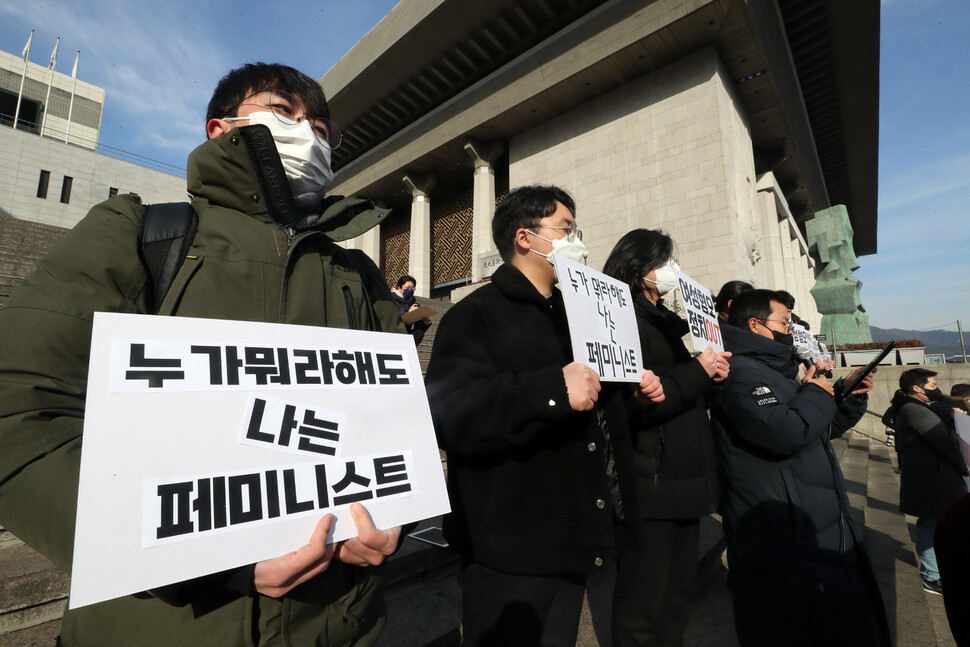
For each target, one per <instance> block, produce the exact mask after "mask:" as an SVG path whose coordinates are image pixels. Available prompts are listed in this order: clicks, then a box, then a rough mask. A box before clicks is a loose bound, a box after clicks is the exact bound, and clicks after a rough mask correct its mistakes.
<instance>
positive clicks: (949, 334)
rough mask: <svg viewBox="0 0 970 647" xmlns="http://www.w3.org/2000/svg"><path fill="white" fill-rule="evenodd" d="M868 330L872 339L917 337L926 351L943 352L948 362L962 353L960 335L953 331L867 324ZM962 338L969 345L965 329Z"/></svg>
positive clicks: (884, 339) (969, 339) (969, 351)
mask: <svg viewBox="0 0 970 647" xmlns="http://www.w3.org/2000/svg"><path fill="white" fill-rule="evenodd" d="M869 330H870V331H871V332H872V341H889V340H890V339H895V340H897V341H899V340H901V339H919V340H920V341H922V342H923V344H924V345H925V346H926V352H927V353H943V354H944V355H946V357H947V361H948V362H952V361H954V360H953V359H950V358H952V357H953V356H954V355H962V353H963V350H962V349H961V347H960V335H958V334H957V333H956V332H955V331H950V330H927V331H922V332H921V331H916V330H903V329H902V328H877V327H876V326H869ZM963 340H964V342H966V343H967V344H968V346H970V335H968V333H967V331H964V333H963ZM967 354H968V355H970V348H968V349H967ZM957 361H959V360H957Z"/></svg>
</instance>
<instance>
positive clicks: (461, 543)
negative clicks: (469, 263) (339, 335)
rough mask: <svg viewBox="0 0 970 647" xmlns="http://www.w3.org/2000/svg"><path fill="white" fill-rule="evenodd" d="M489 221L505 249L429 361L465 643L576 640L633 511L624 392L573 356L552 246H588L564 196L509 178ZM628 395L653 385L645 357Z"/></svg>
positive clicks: (456, 311)
mask: <svg viewBox="0 0 970 647" xmlns="http://www.w3.org/2000/svg"><path fill="white" fill-rule="evenodd" d="M492 237H493V239H494V241H495V246H496V248H497V249H498V251H499V253H500V254H501V255H502V259H503V260H504V261H505V263H504V264H503V265H502V266H501V267H499V268H498V270H496V271H495V273H494V274H493V275H492V279H491V283H490V284H489V285H486V286H484V287H482V288H480V289H478V290H476V291H475V292H473V293H472V294H471V295H469V296H467V297H465V298H464V299H463V300H462V301H460V302H459V303H457V304H456V305H455V306H454V307H453V308H451V309H450V310H449V311H448V313H447V314H445V316H444V317H443V318H442V320H441V323H440V327H439V329H438V334H437V335H436V337H435V343H434V348H433V350H432V355H431V362H430V364H429V365H428V373H427V387H428V398H429V400H430V402H431V411H432V415H433V417H434V422H435V430H436V432H437V434H438V442H439V445H440V446H441V447H442V448H443V449H445V450H446V452H447V455H448V490H449V495H450V498H451V505H452V514H450V515H449V516H448V517H447V518H446V520H445V535H446V536H447V538H448V541H449V542H450V543H451V544H452V545H453V546H454V547H455V548H456V549H457V550H458V552H459V553H460V554H461V556H462V569H461V574H460V575H459V579H458V583H459V585H460V586H461V589H462V625H463V635H464V644H466V645H540V644H541V645H562V646H568V647H573V645H575V643H576V634H577V630H578V626H579V615H580V611H581V609H582V604H583V594H584V592H585V588H586V581H587V577H588V576H589V574H591V573H595V572H597V571H601V570H603V569H604V567H607V566H608V565H609V564H611V563H612V560H613V556H614V550H615V541H616V539H615V537H614V524H616V523H617V521H619V522H620V523H619V524H618V525H617V527H618V528H620V529H621V532H620V534H621V535H623V534H624V532H632V528H633V527H634V526H635V522H636V516H637V515H636V514H635V513H633V514H630V513H625V510H626V509H627V508H629V509H632V510H635V509H636V490H635V488H634V487H633V478H632V461H631V460H630V438H629V434H628V432H627V427H626V420H625V411H624V400H625V396H626V393H625V392H624V391H623V390H622V389H619V388H606V389H603V390H602V391H601V386H600V382H599V377H598V376H597V374H596V372H595V371H593V370H592V369H590V368H588V367H587V366H584V365H583V364H579V363H578V362H575V361H573V358H572V351H571V345H570V338H569V329H568V325H567V321H566V313H565V310H564V308H563V300H562V295H561V294H560V292H559V290H558V289H557V288H556V287H555V283H556V278H555V273H554V271H553V266H552V260H551V254H552V252H553V251H555V252H556V253H559V254H563V255H565V256H567V257H572V258H573V259H574V260H579V258H581V257H582V254H583V251H584V250H585V248H584V247H583V246H582V242H581V240H580V238H581V236H580V233H579V231H578V229H577V228H576V218H575V206H574V203H573V200H572V198H571V197H570V196H569V195H568V194H567V193H566V192H565V191H563V190H562V189H559V188H556V187H545V186H529V187H521V188H518V189H515V190H514V191H512V192H511V193H509V195H508V196H507V197H506V198H505V200H503V201H502V204H501V205H499V207H498V208H497V209H496V211H495V217H494V220H493V222H492ZM638 395H639V396H640V397H643V398H646V399H652V400H653V401H660V400H662V399H663V390H662V389H661V388H660V382H659V380H657V379H656V377H655V376H654V375H653V374H652V373H649V372H648V371H645V372H644V377H643V380H642V381H641V383H640V390H639V391H638ZM624 527H628V528H630V530H628V531H624V530H622V529H623V528H624Z"/></svg>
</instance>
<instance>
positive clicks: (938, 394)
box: [923, 389, 944, 402]
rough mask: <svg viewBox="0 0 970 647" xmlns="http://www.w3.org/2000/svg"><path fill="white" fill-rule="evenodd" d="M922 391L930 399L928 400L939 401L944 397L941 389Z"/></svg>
mask: <svg viewBox="0 0 970 647" xmlns="http://www.w3.org/2000/svg"><path fill="white" fill-rule="evenodd" d="M923 393H925V394H926V397H928V398H929V399H930V402H939V401H940V400H942V399H944V395H943V391H941V390H939V389H923Z"/></svg>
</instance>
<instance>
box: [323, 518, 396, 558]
mask: <svg viewBox="0 0 970 647" xmlns="http://www.w3.org/2000/svg"><path fill="white" fill-rule="evenodd" d="M350 517H351V518H352V519H353V520H354V524H355V525H356V526H357V536H356V537H352V538H350V539H346V540H344V541H342V542H340V545H339V546H337V559H339V560H340V561H341V562H343V563H344V564H352V565H354V566H377V565H379V564H380V563H382V562H383V561H384V558H385V557H388V556H390V555H391V554H392V553H393V552H394V551H395V550H397V541H398V539H399V538H400V536H401V526H395V527H393V528H390V529H388V530H380V529H379V528H377V527H376V526H375V525H374V522H373V521H372V520H371V518H370V515H369V514H367V510H366V509H365V508H364V506H362V505H361V504H360V503H354V504H352V505H351V506H350Z"/></svg>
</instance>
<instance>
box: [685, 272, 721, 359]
mask: <svg viewBox="0 0 970 647" xmlns="http://www.w3.org/2000/svg"><path fill="white" fill-rule="evenodd" d="M674 272H675V273H676V274H677V286H678V287H679V288H680V296H681V298H682V299H683V300H684V310H686V312H687V323H688V324H689V325H690V338H691V342H692V344H693V346H694V350H695V351H697V352H698V353H699V352H701V351H702V350H704V349H705V348H708V347H710V348H713V349H714V352H715V353H722V352H724V340H723V339H722V338H721V323H720V322H719V321H718V319H717V312H716V311H715V310H714V299H713V298H712V297H711V292H710V290H708V289H707V288H705V287H704V286H703V285H701V284H700V283H698V282H697V281H695V280H694V279H692V278H690V277H689V276H687V275H686V274H684V273H683V272H681V271H680V270H679V269H675V270H674Z"/></svg>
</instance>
